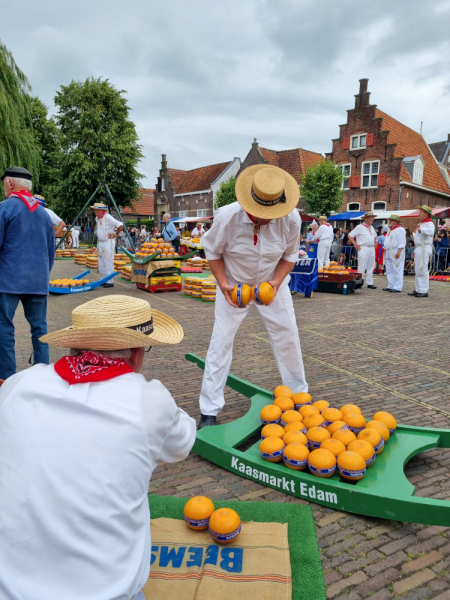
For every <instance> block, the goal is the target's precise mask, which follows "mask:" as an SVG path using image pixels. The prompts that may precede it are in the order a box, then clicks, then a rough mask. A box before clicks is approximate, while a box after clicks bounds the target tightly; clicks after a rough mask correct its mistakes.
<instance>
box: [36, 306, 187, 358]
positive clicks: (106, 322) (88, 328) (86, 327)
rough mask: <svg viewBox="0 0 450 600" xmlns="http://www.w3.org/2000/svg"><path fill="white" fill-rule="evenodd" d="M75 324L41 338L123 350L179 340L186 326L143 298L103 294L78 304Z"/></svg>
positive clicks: (69, 344) (82, 346) (65, 345)
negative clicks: (182, 325) (152, 306)
mask: <svg viewBox="0 0 450 600" xmlns="http://www.w3.org/2000/svg"><path fill="white" fill-rule="evenodd" d="M72 321H73V325H72V326H71V327H67V328H66V329H60V330H59V331H55V332H53V333H48V334H47V335H44V336H43V337H41V338H40V340H41V342H44V343H47V344H52V345H53V346H61V347H62V348H78V349H80V350H123V349H126V348H141V347H144V346H155V345H158V344H178V343H179V342H181V340H182V339H183V336H184V333H183V328H182V327H181V325H180V324H179V323H177V322H176V321H174V319H172V318H171V317H168V316H167V315H165V314H164V313H162V312H160V311H159V310H152V308H151V307H150V304H149V303H148V302H147V301H146V300H143V299H142V298H132V297H131V296H119V295H117V296H103V297H100V298H96V299H95V300H91V301H90V302H86V303H85V304H81V305H80V306H77V307H76V308H75V309H74V310H73V311H72Z"/></svg>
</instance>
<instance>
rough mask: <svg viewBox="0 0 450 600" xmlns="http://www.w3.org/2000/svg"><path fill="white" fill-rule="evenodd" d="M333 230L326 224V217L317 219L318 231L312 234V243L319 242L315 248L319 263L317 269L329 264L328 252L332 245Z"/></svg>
mask: <svg viewBox="0 0 450 600" xmlns="http://www.w3.org/2000/svg"><path fill="white" fill-rule="evenodd" d="M333 238H334V234H333V228H332V227H331V225H330V224H329V223H327V217H324V216H321V217H319V229H318V230H317V231H316V232H315V233H314V236H313V239H312V241H313V243H314V242H319V246H318V248H317V260H318V263H319V269H322V268H323V265H326V266H327V267H328V265H329V264H330V250H331V244H332V243H333Z"/></svg>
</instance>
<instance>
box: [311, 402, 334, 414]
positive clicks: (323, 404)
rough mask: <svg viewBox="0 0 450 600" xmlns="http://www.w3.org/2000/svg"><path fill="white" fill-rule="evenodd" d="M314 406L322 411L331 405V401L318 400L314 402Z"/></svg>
mask: <svg viewBox="0 0 450 600" xmlns="http://www.w3.org/2000/svg"><path fill="white" fill-rule="evenodd" d="M313 406H314V408H317V410H318V411H319V412H320V413H321V412H322V411H323V410H325V409H326V408H329V407H330V403H329V402H327V401H326V400H317V401H316V402H314V404H313Z"/></svg>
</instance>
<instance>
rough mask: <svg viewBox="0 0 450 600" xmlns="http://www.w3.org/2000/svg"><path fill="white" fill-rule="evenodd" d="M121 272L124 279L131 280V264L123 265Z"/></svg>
mask: <svg viewBox="0 0 450 600" xmlns="http://www.w3.org/2000/svg"><path fill="white" fill-rule="evenodd" d="M120 273H121V275H122V277H123V279H126V280H127V281H131V265H125V267H122V268H121V270H120Z"/></svg>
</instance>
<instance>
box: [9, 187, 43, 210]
mask: <svg viewBox="0 0 450 600" xmlns="http://www.w3.org/2000/svg"><path fill="white" fill-rule="evenodd" d="M14 197H16V198H20V200H22V202H23V203H24V204H25V205H26V207H27V208H28V210H29V211H30V212H34V211H35V210H36V209H37V207H38V206H39V204H40V202H39V200H38V199H37V198H35V197H34V196H33V194H32V193H31V192H29V191H28V190H19V191H18V192H13V193H12V194H11V196H10V198H14Z"/></svg>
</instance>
